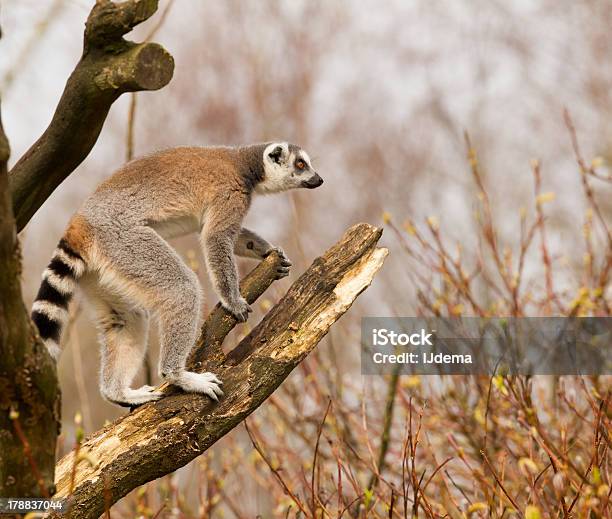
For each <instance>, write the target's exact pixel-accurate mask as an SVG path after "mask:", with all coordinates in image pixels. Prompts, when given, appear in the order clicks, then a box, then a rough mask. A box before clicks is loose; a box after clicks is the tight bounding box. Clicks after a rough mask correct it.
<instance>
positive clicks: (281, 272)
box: [265, 247, 293, 279]
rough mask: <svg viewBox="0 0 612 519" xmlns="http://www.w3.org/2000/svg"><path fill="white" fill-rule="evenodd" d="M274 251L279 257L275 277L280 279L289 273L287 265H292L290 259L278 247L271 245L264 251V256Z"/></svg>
mask: <svg viewBox="0 0 612 519" xmlns="http://www.w3.org/2000/svg"><path fill="white" fill-rule="evenodd" d="M273 252H276V253H277V254H278V256H279V257H280V265H279V266H278V267H277V269H276V279H281V278H284V277H286V276H288V275H289V267H291V265H293V263H291V260H290V259H289V258H288V257H287V255H286V254H285V251H284V250H283V249H281V248H280V247H272V248H271V249H270V250H269V251H268V252H266V256H265V257H267V256H269V255H270V254H271V253H273Z"/></svg>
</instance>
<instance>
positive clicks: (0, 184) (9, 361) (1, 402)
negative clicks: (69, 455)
mask: <svg viewBox="0 0 612 519" xmlns="http://www.w3.org/2000/svg"><path fill="white" fill-rule="evenodd" d="M9 153H10V150H9V144H8V140H7V138H6V135H5V134H4V130H3V128H2V121H0V359H1V361H0V497H20V496H50V495H52V494H53V493H54V491H55V486H54V484H53V479H54V469H55V442H56V438H57V435H58V433H59V427H60V424H59V404H60V401H59V390H58V384H57V375H56V372H55V364H54V362H53V360H52V359H51V357H50V356H49V354H48V353H47V350H46V349H45V347H44V346H43V345H42V343H41V342H40V340H38V339H37V336H36V333H35V332H34V329H33V327H32V325H31V324H30V320H29V318H28V312H27V311H26V308H25V305H24V304H23V300H22V298H21V284H20V283H21V257H20V252H19V242H18V240H17V234H16V233H15V220H14V218H13V208H12V203H11V196H10V193H9V188H8V178H7V174H6V163H7V161H8V158H9Z"/></svg>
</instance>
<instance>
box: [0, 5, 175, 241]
mask: <svg viewBox="0 0 612 519" xmlns="http://www.w3.org/2000/svg"><path fill="white" fill-rule="evenodd" d="M157 4H158V0H128V1H126V2H122V3H117V4H115V3H114V2H111V1H110V0H98V1H97V2H96V4H95V6H94V7H93V9H92V10H91V13H90V14H89V17H88V19H87V23H86V26H85V36H84V42H83V54H82V56H81V59H80V61H79V62H78V64H77V65H76V67H75V69H74V71H73V72H72V74H71V75H70V77H69V78H68V81H67V83H66V87H65V89H64V92H63V94H62V97H61V99H60V101H59V104H58V106H57V109H56V111H55V114H54V115H53V119H52V120H51V123H50V124H49V127H48V128H47V129H46V130H45V132H44V133H43V134H42V135H41V137H40V138H39V139H38V140H37V141H36V142H35V143H34V144H33V145H32V147H31V148H30V149H29V150H28V151H27V152H26V153H25V154H24V155H23V157H21V159H19V161H18V162H17V164H15V166H14V167H13V169H12V170H11V171H10V173H9V183H10V189H11V193H12V197H13V209H14V213H15V218H16V221H17V230H18V231H21V229H23V228H24V227H25V225H26V224H27V223H28V221H29V220H30V218H31V217H32V216H33V215H34V213H35V212H36V211H37V210H38V209H39V208H40V206H41V205H42V204H43V203H44V202H45V200H46V199H47V198H48V197H49V196H50V195H51V193H53V191H54V190H55V188H56V187H57V186H59V185H60V183H61V182H62V181H63V180H64V179H65V178H66V177H67V176H68V175H69V174H70V173H72V171H74V169H75V168H76V167H77V166H78V165H79V164H80V163H81V162H82V161H83V160H84V159H85V157H87V155H88V154H89V152H90V151H91V149H92V148H93V146H94V144H95V142H96V140H97V139H98V136H99V135H100V131H101V130H102V125H103V124H104V121H105V119H106V116H107V114H108V111H109V109H110V107H111V105H112V104H113V102H114V101H115V100H116V99H117V98H118V97H119V96H120V95H121V94H122V93H124V92H134V91H138V90H157V89H159V88H162V87H163V86H165V85H166V84H168V82H169V81H170V79H171V78H172V74H173V71H174V60H173V58H172V56H171V55H170V54H169V53H168V52H167V51H166V50H165V49H164V48H163V47H161V46H160V45H158V44H157V43H149V42H145V43H138V44H137V43H134V42H130V41H127V40H125V39H124V38H123V35H124V34H126V33H128V32H130V31H131V30H132V29H133V28H134V27H135V26H136V25H138V24H139V23H141V22H143V21H144V20H146V19H148V18H149V17H150V16H152V15H153V13H154V12H155V11H156V10H157ZM75 136H76V138H75Z"/></svg>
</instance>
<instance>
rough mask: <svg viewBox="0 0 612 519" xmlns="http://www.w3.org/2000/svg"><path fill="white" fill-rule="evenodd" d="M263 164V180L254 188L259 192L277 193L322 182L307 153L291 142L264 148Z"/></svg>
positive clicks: (312, 187) (277, 143)
mask: <svg viewBox="0 0 612 519" xmlns="http://www.w3.org/2000/svg"><path fill="white" fill-rule="evenodd" d="M263 164H264V180H263V181H262V182H260V183H259V184H258V185H257V187H256V188H255V190H256V191H257V192H259V193H278V192H280V191H287V190H288V189H296V188H300V187H305V188H307V189H314V188H315V187H319V186H320V185H321V184H322V183H323V179H322V178H321V177H320V176H319V175H318V174H317V172H316V171H315V170H314V169H313V167H312V163H311V161H310V157H309V156H308V153H306V152H305V151H304V150H303V149H301V148H300V147H298V146H295V145H293V144H288V143H286V142H274V143H272V144H270V145H269V146H267V147H266V149H265V150H264V153H263Z"/></svg>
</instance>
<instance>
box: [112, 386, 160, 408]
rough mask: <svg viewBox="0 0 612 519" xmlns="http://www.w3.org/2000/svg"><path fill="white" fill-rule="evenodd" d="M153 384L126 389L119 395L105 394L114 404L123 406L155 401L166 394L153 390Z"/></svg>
mask: <svg viewBox="0 0 612 519" xmlns="http://www.w3.org/2000/svg"><path fill="white" fill-rule="evenodd" d="M153 389H155V388H153V387H151V386H142V387H140V388H138V389H130V388H128V389H124V390H123V391H122V392H121V394H118V395H105V396H106V398H107V400H108V401H110V402H112V403H113V404H117V405H120V406H122V407H135V406H139V405H142V404H146V403H147V402H155V401H156V400H159V399H160V398H163V396H164V394H163V393H162V392H160V391H153Z"/></svg>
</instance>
